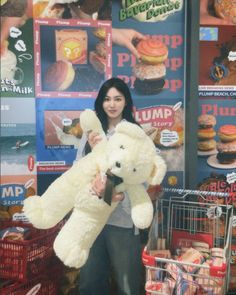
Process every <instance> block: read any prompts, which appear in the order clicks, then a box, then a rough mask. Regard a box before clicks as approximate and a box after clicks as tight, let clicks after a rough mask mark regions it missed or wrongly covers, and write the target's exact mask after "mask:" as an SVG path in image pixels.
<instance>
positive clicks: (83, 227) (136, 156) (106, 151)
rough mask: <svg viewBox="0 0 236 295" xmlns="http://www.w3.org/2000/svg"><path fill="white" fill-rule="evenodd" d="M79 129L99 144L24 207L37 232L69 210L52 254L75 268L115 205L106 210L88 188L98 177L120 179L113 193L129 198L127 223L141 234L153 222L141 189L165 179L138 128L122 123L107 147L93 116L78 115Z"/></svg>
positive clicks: (158, 160) (90, 113) (87, 113)
mask: <svg viewBox="0 0 236 295" xmlns="http://www.w3.org/2000/svg"><path fill="white" fill-rule="evenodd" d="M80 124H81V127H82V129H83V132H89V131H95V132H99V133H100V134H101V135H102V138H103V139H102V141H101V142H99V143H98V144H97V145H96V146H95V147H94V148H93V150H92V152H91V153H89V154H88V155H86V156H85V157H83V158H82V159H80V160H79V161H78V162H77V163H75V164H74V165H73V166H72V167H71V168H70V169H69V170H68V171H67V172H65V173H64V174H62V175H61V176H60V177H59V178H58V179H56V180H55V181H54V182H53V183H52V184H51V185H50V186H49V187H48V189H47V190H46V191H45V193H44V194H43V195H42V196H41V197H39V196H32V197H29V198H27V199H26V200H25V201H24V213H25V215H26V217H27V218H28V219H29V221H30V222H31V223H32V224H33V225H34V226H35V227H37V228H41V229H47V228H50V227H53V226H54V225H56V224H57V223H58V222H59V221H61V220H62V219H63V218H64V217H65V215H66V214H67V213H68V212H70V210H71V209H73V212H72V214H71V215H70V217H69V219H68V220H67V221H66V223H65V225H64V226H63V227H62V229H61V230H60V232H59V233H58V235H57V237H56V239H55V241H54V250H55V253H56V255H57V256H58V257H59V258H60V259H61V260H62V261H63V262H64V264H65V265H67V266H69V267H76V268H79V267H81V266H82V265H83V264H84V263H85V262H86V260H87V258H88V255H89V250H90V248H91V246H92V245H93V243H94V241H95V239H96V238H97V236H98V234H99V233H100V232H101V230H102V229H103V227H104V225H105V224H106V222H107V220H108V218H109V216H110V214H111V213H112V211H113V210H114V209H115V207H116V206H117V202H111V205H109V204H107V203H106V202H104V200H103V199H99V198H97V197H95V196H92V191H91V182H92V180H93V179H94V177H95V176H96V175H97V173H100V172H101V173H106V172H107V170H108V169H109V171H110V172H111V173H112V174H114V175H116V176H118V177H120V178H122V180H123V182H122V183H120V184H119V185H117V186H116V191H117V192H124V191H125V192H127V193H128V196H129V198H130V202H131V217H132V220H133V222H134V224H135V225H136V226H137V227H138V228H140V229H143V228H147V227H148V226H149V225H150V224H151V221H152V218H153V205H152V202H151V200H150V198H149V196H148V194H147V192H146V189H145V186H144V185H143V184H144V183H148V184H151V185H155V184H160V183H161V181H162V179H163V177H164V175H165V173H166V165H165V162H164V160H163V159H162V158H161V157H160V156H159V155H157V154H156V149H155V146H154V144H153V142H152V140H151V139H150V138H149V137H148V136H147V135H146V134H145V132H144V131H143V130H142V129H141V128H140V127H139V126H138V125H136V124H132V123H129V122H126V121H122V122H120V123H119V124H118V125H117V126H116V130H115V134H114V135H112V136H111V137H110V139H109V141H107V139H106V136H105V134H104V132H103V130H102V126H101V123H100V121H99V120H98V118H97V116H96V115H95V113H94V112H93V111H91V110H85V111H84V112H82V113H81V116H80Z"/></svg>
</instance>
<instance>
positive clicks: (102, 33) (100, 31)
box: [93, 28, 106, 40]
mask: <svg viewBox="0 0 236 295" xmlns="http://www.w3.org/2000/svg"><path fill="white" fill-rule="evenodd" d="M93 34H94V36H96V37H97V38H99V39H100V40H105V39H106V30H105V28H97V29H95V30H94V31H93Z"/></svg>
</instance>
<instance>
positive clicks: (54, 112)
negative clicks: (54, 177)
mask: <svg viewBox="0 0 236 295" xmlns="http://www.w3.org/2000/svg"><path fill="white" fill-rule="evenodd" d="M93 105H94V99H86V100H84V99H68V98H62V99H60V103H58V99H57V98H50V99H45V98H44V99H40V98H38V99H37V101H36V127H37V128H36V130H37V132H36V136H37V164H38V167H37V169H38V173H57V172H58V173H62V172H64V171H65V170H67V169H68V168H69V167H70V166H71V165H72V164H73V162H74V160H75V158H76V153H77V149H78V147H79V144H80V139H81V137H82V130H81V128H80V125H79V115H80V112H81V111H83V110H84V109H86V108H90V109H93Z"/></svg>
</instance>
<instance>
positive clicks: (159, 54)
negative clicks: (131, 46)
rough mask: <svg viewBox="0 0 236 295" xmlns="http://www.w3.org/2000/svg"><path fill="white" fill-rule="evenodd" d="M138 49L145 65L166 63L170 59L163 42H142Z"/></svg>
mask: <svg viewBox="0 0 236 295" xmlns="http://www.w3.org/2000/svg"><path fill="white" fill-rule="evenodd" d="M136 49H137V51H138V53H139V54H140V58H141V60H142V61H143V62H144V63H147V64H152V65H153V64H157V63H162V62H164V61H165V60H166V59H167V57H168V49H167V47H166V45H165V44H163V43H162V42H161V41H158V40H155V39H153V38H149V39H145V40H141V41H140V42H139V43H138V44H137V46H136Z"/></svg>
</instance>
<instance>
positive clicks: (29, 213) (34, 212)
mask: <svg viewBox="0 0 236 295" xmlns="http://www.w3.org/2000/svg"><path fill="white" fill-rule="evenodd" d="M23 211H24V214H25V215H26V217H27V218H28V219H29V221H30V222H31V223H32V224H33V225H34V226H35V227H37V228H44V227H45V225H44V224H43V211H42V206H41V198H40V197H39V196H32V197H28V198H27V199H25V201H24V207H23Z"/></svg>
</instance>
